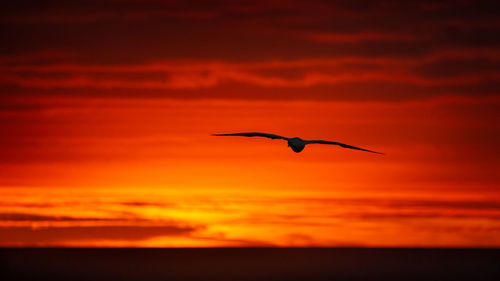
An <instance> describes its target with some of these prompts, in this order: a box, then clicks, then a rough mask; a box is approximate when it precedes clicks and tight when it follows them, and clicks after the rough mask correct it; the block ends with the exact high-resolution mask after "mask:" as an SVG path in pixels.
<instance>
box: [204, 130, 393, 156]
mask: <svg viewBox="0 0 500 281" xmlns="http://www.w3.org/2000/svg"><path fill="white" fill-rule="evenodd" d="M212 136H241V137H264V138H270V139H282V140H286V141H287V142H288V147H290V148H291V149H292V150H293V151H294V152H297V153H299V152H301V151H302V150H304V148H305V147H306V145H308V144H313V143H319V144H333V145H338V146H341V147H344V148H350V149H356V150H361V151H366V152H371V153H377V154H384V153H381V152H376V151H372V150H368V149H363V148H359V147H355V146H352V145H348V144H344V143H340V142H335V141H325V140H303V139H301V138H298V137H295V138H287V137H283V136H278V135H274V134H267V133H259V132H251V133H234V134H213V135H212Z"/></svg>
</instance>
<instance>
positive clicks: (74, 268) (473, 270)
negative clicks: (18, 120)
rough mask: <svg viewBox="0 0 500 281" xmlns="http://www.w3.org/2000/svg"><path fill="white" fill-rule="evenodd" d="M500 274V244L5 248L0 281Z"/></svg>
mask: <svg viewBox="0 0 500 281" xmlns="http://www.w3.org/2000/svg"><path fill="white" fill-rule="evenodd" d="M42 278H43V280H72V281H73V280H337V281H338V280H500V249H455V248H451V249H448V248H185V249H182V248H3V249H0V280H6V281H7V280H40V279H42Z"/></svg>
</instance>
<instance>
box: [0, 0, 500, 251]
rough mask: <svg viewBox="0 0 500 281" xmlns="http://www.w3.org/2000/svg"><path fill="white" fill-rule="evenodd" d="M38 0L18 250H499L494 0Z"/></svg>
mask: <svg viewBox="0 0 500 281" xmlns="http://www.w3.org/2000/svg"><path fill="white" fill-rule="evenodd" d="M21 2H22V1H21ZM21 2H19V3H20V4H11V5H10V6H7V7H6V8H5V9H2V11H1V18H2V20H1V21H0V25H1V26H2V29H1V31H0V33H1V35H2V37H3V38H10V40H8V41H7V42H5V44H2V46H0V91H1V93H2V95H1V96H0V100H1V106H0V124H1V128H2V130H1V132H0V134H1V138H0V142H1V146H0V159H1V161H0V245H2V246H33V245H36V246H166V247H169V246H175V247H193V246H194V247H196V246H390V247H399V246H423V247H432V246H446V247H454V246H466V247H475V246H480V247H491V246H495V247H498V246H500V238H499V237H500V189H499V184H500V177H499V173H498V170H499V159H500V157H499V156H500V153H499V152H500V150H499V149H498V148H497V147H496V145H497V144H498V143H499V141H500V134H498V131H499V129H500V125H499V124H500V122H499V121H500V120H499V118H498V109H499V106H500V96H499V95H498V89H499V87H498V82H497V81H498V80H499V78H500V71H499V69H500V68H499V66H500V51H499V44H500V41H499V39H498V36H494V34H498V31H499V27H500V24H499V23H500V22H499V21H498V19H497V15H496V14H495V13H494V9H492V6H491V5H494V4H495V3H494V2H491V3H490V2H489V1H479V2H478V1H463V2H460V3H456V2H454V1H442V2H439V3H436V2H426V1H405V2H404V3H401V2H400V1H370V2H369V3H364V2H359V3H357V2H352V3H351V2H350V3H349V4H346V3H343V2H336V1H319V0H318V1H289V2H287V3H286V5H285V4H283V3H281V2H279V1H248V2H246V1H241V2H239V1H238V2H237V3H236V2H233V1H218V2H217V3H215V2H214V3H212V4H211V5H208V4H202V3H198V4H194V2H193V4H186V3H184V1H179V2H177V1H101V2H100V3H99V4H89V3H87V2H85V1H71V3H67V1H47V2H45V3H43V4H36V5H23V3H21ZM245 131H249V132H251V131H262V132H269V133H275V134H280V135H285V136H289V137H294V136H300V137H303V138H306V139H328V140H333V141H340V142H344V143H347V144H351V145H355V146H359V147H363V148H367V149H371V150H375V151H381V152H385V153H386V155H385V156H380V155H376V154H371V153H366V152H360V151H354V150H348V149H342V148H339V147H332V146H325V145H310V146H307V147H306V149H305V150H304V151H303V152H302V153H299V154H296V153H294V152H293V151H291V150H290V149H289V148H287V147H286V142H284V141H281V140H270V139H263V138H237V137H234V138H232V137H224V138H222V137H212V136H210V135H211V134H213V133H232V132H245Z"/></svg>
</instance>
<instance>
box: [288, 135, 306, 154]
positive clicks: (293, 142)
mask: <svg viewBox="0 0 500 281" xmlns="http://www.w3.org/2000/svg"><path fill="white" fill-rule="evenodd" d="M306 144H307V142H306V141H304V140H303V139H301V138H298V137H295V138H290V139H288V147H290V148H291V149H292V150H293V151H295V152H297V153H299V152H301V151H302V150H304V148H305V147H306Z"/></svg>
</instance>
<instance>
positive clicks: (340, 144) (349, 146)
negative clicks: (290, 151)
mask: <svg viewBox="0 0 500 281" xmlns="http://www.w3.org/2000/svg"><path fill="white" fill-rule="evenodd" d="M306 142H307V144H312V143H320V144H334V145H338V146H341V147H345V148H350V149H356V150H362V151H367V152H371V153H377V154H385V153H381V152H376V151H372V150H368V149H363V148H359V147H355V146H352V145H348V144H345V143H340V142H335V141H324V140H308V141H306Z"/></svg>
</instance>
